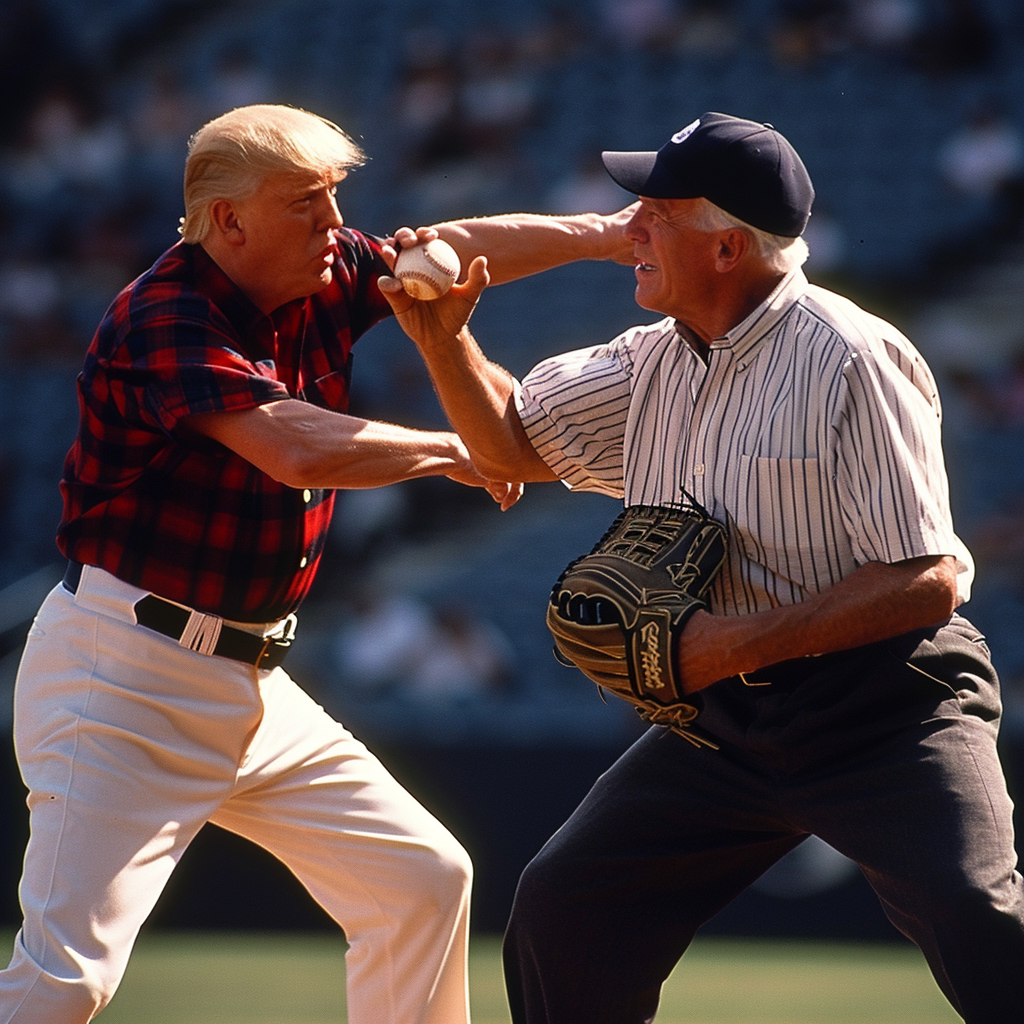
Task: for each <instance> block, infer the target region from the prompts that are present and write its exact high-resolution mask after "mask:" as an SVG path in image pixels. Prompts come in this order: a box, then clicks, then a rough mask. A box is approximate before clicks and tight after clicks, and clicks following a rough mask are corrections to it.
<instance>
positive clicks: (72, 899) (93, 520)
mask: <svg viewBox="0 0 1024 1024" xmlns="http://www.w3.org/2000/svg"><path fill="white" fill-rule="evenodd" d="M362 159H363V157H362V154H361V152H360V151H359V148H358V147H357V146H356V145H355V144H354V143H353V142H352V141H351V140H350V139H349V138H348V137H347V136H346V135H345V133H344V132H342V131H341V129H340V128H338V127H337V126H336V125H334V124H332V123H330V122H329V121H326V120H324V119H323V118H320V117H317V116H316V115H313V114H309V113H307V112H304V111H300V110H296V109H293V108H290V107H284V106H276V105H259V106H252V107H246V108H241V109H238V110H234V111H232V112H230V113H228V114H225V115H224V116H222V117H220V118H217V119H215V120H214V121H212V122H211V123H209V124H207V125H206V126H205V127H203V128H202V129H201V130H200V131H199V132H198V133H197V134H196V136H195V137H194V139H193V140H192V142H191V146H190V151H189V157H188V161H187V164H186V173H185V210H186V213H185V218H184V221H183V224H182V228H181V231H182V236H183V237H182V241H181V242H179V243H178V244H176V245H175V246H173V247H172V248H171V249H169V250H168V251H167V252H166V253H164V255H162V256H161V257H160V258H159V259H158V260H157V261H156V263H155V264H154V266H153V267H152V268H151V269H150V270H148V271H147V272H146V273H144V274H143V275H142V276H141V277H140V278H139V279H138V280H136V281H134V282H133V283H131V284H130V285H128V286H127V287H126V288H125V289H124V290H123V291H122V292H121V293H120V294H119V295H118V296H117V297H116V298H115V300H114V302H113V303H112V305H111V306H110V308H109V310H108V311H107V313H106V315H105V317H104V319H103V321H102V322H101V324H100V325H99V328H98V330H97V332H96V335H95V337H94V338H93V341H92V344H91V345H90V347H89V350H88V353H87V355H86V359H85V365H84V368H83V370H82V373H81V374H80V376H79V379H78V399H79V408H80V425H79V431H78V436H77V438H76V440H75V442H74V445H73V446H72V448H71V450H70V452H69V453H68V456H67V459H66V462H65V467H64V475H63V479H62V481H61V492H62V495H63V499H64V514H63V518H62V521H61V523H60V527H59V531H58V545H59V547H60V549H61V551H62V552H63V554H64V555H65V556H66V558H67V559H68V566H67V572H66V574H65V577H64V580H63V582H62V583H61V584H60V585H58V586H57V587H56V588H55V589H54V590H53V592H52V593H51V594H50V595H49V596H48V597H47V598H46V600H45V602H44V604H43V606H42V607H41V609H40V611H39V614H38V616H37V617H36V620H35V622H34V624H33V626H32V629H31V631H30V635H29V638H28V641H27V644H26V649H25V653H24V657H23V659H22V664H21V668H20V671H19V675H18V681H17V687H16V694H15V744H16V750H17V755H18V760H19V765H20V768H21V772H22V776H23V778H24V781H25V784H26V786H27V787H28V790H29V797H28V802H29V807H30V812H31V838H30V840H29V844H28V850H27V852H26V857H25V866H24V874H23V877H22V881H21V888H20V896H21V903H22V908H23V913H24V924H23V926H22V928H21V930H20V931H19V933H18V936H17V939H16V942H15V949H14V955H13V958H12V960H11V963H10V966H9V967H8V968H7V969H6V970H4V971H2V972H0V1024H12V1022H13V1024H80V1022H85V1021H89V1020H91V1019H92V1018H93V1016H95V1014H97V1013H98V1012H99V1011H100V1010H101V1009H102V1008H103V1007H104V1006H105V1005H106V1003H107V1002H108V1001H109V999H110V998H111V996H112V995H113V993H114V991H115V989H116V987H117V985H118V983H119V981H120V979H121V977H122V974H123V972H124V970H125V967H126V964H127V961H128V957H129V954H130V951H131V948H132V945H133V943H134V941H135V938H136V936H137V934H138V931H139V928H140V927H141V925H142V923H143V922H144V920H145V919H146V917H147V915H148V914H149V913H150V911H151V909H152V907H153V905H154V903H155V902H156V900H157V897H158V896H159V895H160V893H161V891H162V890H163V888H164V885H165V884H166V882H167V880H168V878H169V876H170V874H171V872H172V870H173V868H174V866H175V865H176V864H177V862H178V860H179V858H180V857H181V855H182V853H183V852H184V850H185V849H186V847H187V846H188V844H189V843H190V842H191V840H192V839H193V837H194V836H195V835H196V833H197V832H198V831H199V829H200V828H201V827H202V826H203V825H204V824H205V823H206V822H211V821H212V822H214V823H216V824H218V825H220V826H222V827H224V828H226V829H229V830H230V831H233V832H235V833H237V834H239V835H242V836H245V837H247V838H249V839H251V840H252V841H253V842H256V843H258V844H259V845H261V846H263V847H264V848H265V849H267V850H269V851H270V852H271V853H272V854H274V855H275V856H276V857H278V858H279V859H280V860H281V861H283V862H284V863H285V864H286V865H287V866H288V867H289V868H290V869H291V870H292V871H293V872H294V873H295V875H296V876H297V877H298V878H299V879H300V880H301V881H302V883H303V884H304V885H305V886H306V888H307V889H308V890H309V891H310V892H311V893H312V895H313V896H314V898H315V899H316V900H317V901H318V902H319V903H320V905H321V906H322V907H323V908H324V909H325V910H326V911H327V913H328V914H330V915H331V916H332V917H333V918H334V920H335V921H337V922H338V924H339V925H340V926H341V927H342V928H343V929H344V931H345V934H346V937H347V939H348V942H349V952H348V956H347V965H348V1019H349V1021H351V1022H352V1024H413V1022H418V1024H464V1022H465V1021H466V1020H467V1018H468V986H467V979H466V953H467V935H468V911H469V886H470V877H471V865H470V861H469V858H468V856H467V854H466V852H465V851H464V850H463V849H462V847H461V846H460V844H459V843H458V842H457V841H456V839H455V838H454V837H453V836H452V835H451V834H450V833H449V832H448V831H447V829H445V828H444V826H443V825H441V824H440V823H439V822H438V821H437V820H435V819H434V818H433V816H432V815H431V814H429V813H428V812H427V811H426V810H425V809H424V808H423V807H422V806H420V805H419V804H418V803H417V802H416V801H415V800H414V799H413V798H412V797H411V796H410V795H409V794H408V793H406V792H405V791H404V790H403V789H402V788H401V787H400V786H399V785H398V784H397V782H396V781H395V780H394V779H393V778H392V777H391V776H390V775H389V774H388V772H387V771H386V770H385V769H384V767H383V766H382V765H381V764H380V762H379V761H378V760H377V759H376V758H375V757H374V756H373V755H372V754H371V753H370V752H369V751H368V750H367V749H366V748H365V747H364V746H363V745H362V744H361V743H359V742H358V741H357V740H356V739H354V738H353V737H352V735H351V734H350V733H349V732H348V731H347V730H346V729H345V728H344V727H343V726H342V725H340V724H339V723H338V722H336V721H334V720H333V719H332V718H330V717H329V716H328V715H327V714H326V713H325V712H324V711H323V709H321V708H320V707H318V706H317V705H316V704H315V703H314V702H313V701H312V700H311V699H310V698H309V697H308V696H307V695H306V694H305V693H304V692H303V691H302V690H301V689H300V688H299V687H297V686H296V685H295V683H294V682H293V681H292V680H291V679H290V678H289V676H288V675H287V673H286V672H285V671H284V669H283V668H282V667H281V662H282V660H283V658H284V655H285V653H286V652H287V650H288V647H289V645H290V644H291V642H292V638H293V635H294V634H295V627H296V614H295V613H296V610H297V609H298V607H299V605H300V603H301V601H302V599H303V598H304V597H305V595H306V594H307V592H308V590H309V588H310V585H311V584H312V582H313V577H314V574H315V572H316V569H317V566H318V564H319V560H320V556H321V552H322V549H323V546H324V539H325V536H326V533H327V528H328V525H329V523H330V519H331V512H332V508H333V502H334V491H335V489H337V488H365V487H376V486H381V485H385V484H390V483H393V482H397V481H401V480H408V479H411V478H414V477H422V476H426V475H443V476H447V477H449V478H450V479H452V480H453V481H456V482H458V483H461V484H465V485H470V486H476V487H486V488H487V490H488V491H489V492H490V493H491V495H492V497H493V498H494V499H495V500H496V501H497V502H499V503H500V504H501V506H502V508H507V507H509V506H510V505H511V504H513V503H514V502H515V501H516V499H517V498H518V496H519V494H520V493H521V486H520V485H518V484H514V483H508V482H502V481H491V480H487V479H485V478H484V477H482V476H481V475H480V474H479V473H478V472H477V471H476V469H475V468H474V467H473V465H472V463H471V461H470V459H469V456H468V454H467V451H466V448H465V446H464V445H463V444H462V442H461V441H460V440H459V438H458V437H457V436H456V435H455V434H453V433H450V432H447V431H422V430H412V429H408V428H405V427H401V426H397V425H394V424H389V423H380V422H371V421H367V420H362V419H359V418H356V417H353V416H350V415H348V414H347V412H346V409H347V403H348V390H349V377H350V369H351V348H352V345H353V343H354V342H355V341H356V340H357V339H358V338H359V337H360V336H361V335H362V334H364V333H365V332H366V331H367V330H368V329H369V328H370V327H372V326H373V325H374V324H375V323H377V322H378V321H379V320H381V319H382V318H383V317H385V316H386V315H388V314H389V313H390V312H391V310H390V307H389V305H388V303H387V302H386V301H385V299H384V297H383V295H382V293H381V291H380V289H379V286H378V279H379V278H380V277H381V275H386V274H388V272H389V266H390V263H389V262H388V260H385V259H384V258H383V256H382V251H383V250H384V240H383V239H381V238H377V237H375V236H372V235H368V234H365V233H362V232H359V231H355V230H351V229H348V228H346V227H344V226H343V222H342V217H341V214H340V212H339V209H338V206H337V203H336V200H335V194H336V188H337V186H338V184H339V182H341V181H342V180H343V179H344V178H345V176H346V174H347V173H348V172H349V171H350V170H351V169H352V168H354V167H356V166H357V165H358V164H360V163H361V162H362ZM625 219H626V218H625V217H623V216H618V217H615V216H613V217H597V216H581V217H567V218H538V217H530V216H526V215H515V216H509V217H503V218H494V219H491V220H475V221H467V222H464V223H452V224H448V225H443V226H441V228H440V230H441V232H442V233H443V234H444V235H445V237H447V238H448V239H449V241H451V242H452V243H453V244H454V245H455V246H456V248H458V249H460V251H461V252H462V254H463V256H464V257H468V255H469V254H470V253H475V252H485V253H488V254H489V256H490V258H491V260H492V267H493V268H494V269H495V271H496V273H497V275H498V277H499V279H503V280H511V279H513V278H515V277H518V276H522V275H523V274H528V273H533V272H536V271H540V270H544V269H546V268H548V267H552V266H556V265H558V264H560V263H565V262H568V261H570V260H574V259H584V258H586V259H608V258H621V257H622V256H623V254H624V253H625V252H628V245H627V244H626V243H625V238H624V235H623V233H622V227H623V225H624V223H625ZM428 234H432V232H431V231H430V229H421V230H420V232H419V233H417V232H413V231H412V230H411V229H408V228H403V229H401V230H400V231H399V232H398V233H397V239H398V243H397V244H412V243H414V242H415V241H416V240H417V237H418V235H419V237H425V236H426V235H428ZM389 259H390V254H389ZM298 635H299V641H298V642H301V630H300V631H299V634H298Z"/></svg>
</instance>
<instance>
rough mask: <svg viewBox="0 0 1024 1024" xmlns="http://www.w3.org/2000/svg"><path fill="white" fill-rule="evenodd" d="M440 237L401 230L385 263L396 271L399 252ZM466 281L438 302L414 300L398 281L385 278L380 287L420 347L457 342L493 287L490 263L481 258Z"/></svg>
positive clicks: (389, 243)
mask: <svg viewBox="0 0 1024 1024" xmlns="http://www.w3.org/2000/svg"><path fill="white" fill-rule="evenodd" d="M437 237H438V233H437V231H436V230H435V229H434V228H417V229H416V230H415V231H413V230H412V228H399V229H398V231H396V232H395V235H394V238H391V239H388V240H387V241H386V242H385V244H384V247H383V249H382V254H383V256H384V261H385V262H386V263H387V265H388V266H389V267H390V268H391V269H392V270H394V267H395V260H396V259H397V258H398V249H399V248H408V247H409V246H412V245H418V244H420V243H422V242H429V241H431V240H432V239H434V238H437ZM463 276H464V278H465V280H464V281H463V283H461V284H454V285H452V287H451V289H450V290H449V291H448V292H447V294H445V295H442V296H441V297H440V298H438V299H430V300H427V299H414V298H413V297H412V296H411V295H410V294H409V293H408V292H407V291H406V290H405V289H404V288H403V287H402V284H401V282H400V281H399V280H398V278H396V277H381V278H379V279H378V285H379V287H380V290H381V292H382V293H383V294H384V297H385V298H386V299H387V301H388V303H389V304H390V305H391V308H392V310H394V313H395V317H396V318H397V320H398V323H399V324H400V325H401V327H402V330H404V331H405V333H406V334H407V335H409V337H410V338H411V339H412V340H413V341H414V342H415V343H416V344H417V345H424V344H430V343H431V342H444V341H446V340H448V339H451V338H454V337H455V336H456V335H457V334H458V333H459V331H461V330H462V329H463V328H464V327H465V326H466V325H467V324H468V323H469V319H470V317H471V316H472V315H473V310H474V309H475V308H476V304H477V302H478V301H479V299H480V296H481V294H482V293H483V290H484V289H485V288H486V287H487V285H488V284H489V283H490V275H489V274H488V272H487V259H486V257H484V256H477V257H476V258H475V259H474V260H473V261H472V262H471V263H470V264H469V267H468V268H463Z"/></svg>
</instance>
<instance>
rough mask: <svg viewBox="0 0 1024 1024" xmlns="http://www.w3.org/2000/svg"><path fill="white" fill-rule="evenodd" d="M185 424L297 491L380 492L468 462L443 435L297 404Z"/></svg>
mask: <svg viewBox="0 0 1024 1024" xmlns="http://www.w3.org/2000/svg"><path fill="white" fill-rule="evenodd" d="M190 425H191V427H192V428H193V429H194V430H197V431H198V432H199V433H202V434H205V435H207V436H209V437H212V438H214V439H215V440H217V441H220V442H221V443H222V444H224V445H225V446H226V447H228V448H230V449H232V450H233V451H234V452H236V453H237V454H239V455H241V456H242V457H243V458H244V459H246V460H247V461H249V462H251V463H252V464H253V465H255V466H256V467H257V468H258V469H261V470H262V471H263V472H265V473H267V474H268V475H269V476H272V477H273V478H274V479H275V480H277V481H279V482H280V483H283V484H286V485H288V486H290V487H296V488H305V487H316V488H366V487H380V486H383V485H386V484H392V483H397V482H399V481H401V480H409V479H413V478H415V477H421V476H448V475H455V474H459V473H463V472H464V471H465V469H466V462H467V460H468V456H467V453H466V451H465V448H464V446H463V445H462V443H461V441H460V440H459V438H458V437H457V436H456V435H455V434H452V433H449V432H447V431H424V430H413V429H410V428H407V427H401V426H397V425H395V424H390V423H381V422H378V421H373V420H364V419H360V418H358V417H355V416H347V415H342V414H340V413H334V412H330V411H329V410H326V409H321V408H319V407H317V406H312V405H309V404H307V403H305V402H299V401H295V400H286V401H281V402H273V403H270V404H267V405H263V406H260V407H259V408H257V409H250V410H246V411H244V412H239V413H211V414H207V415H203V416H195V417H192V419H191V421H190Z"/></svg>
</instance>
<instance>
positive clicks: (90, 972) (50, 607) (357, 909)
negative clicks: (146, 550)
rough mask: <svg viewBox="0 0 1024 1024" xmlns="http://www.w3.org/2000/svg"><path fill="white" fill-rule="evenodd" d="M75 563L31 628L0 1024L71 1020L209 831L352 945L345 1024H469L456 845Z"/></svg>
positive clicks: (286, 686) (368, 761) (467, 868)
mask: <svg viewBox="0 0 1024 1024" xmlns="http://www.w3.org/2000/svg"><path fill="white" fill-rule="evenodd" d="M142 595H143V592H142V591H139V590H137V589H135V588H134V587H130V586H128V585H127V584H124V583H122V582H121V581H120V580H117V579H116V578H115V577H113V576H111V575H110V574H108V573H106V572H103V571H102V570H99V569H95V568H91V567H86V568H85V569H84V570H83V573H82V579H81V582H80V584H79V587H78V592H77V593H76V594H75V595H71V594H69V593H68V592H67V591H66V590H65V589H64V588H63V587H62V586H58V587H57V588H56V589H55V590H54V591H53V592H52V593H51V594H50V595H49V596H48V597H47V599H46V601H45V602H44V603H43V606H42V608H41V609H40V611H39V614H38V615H37V617H36V620H35V623H34V624H33V626H32V629H31V632H30V633H29V638H28V643H27V645H26V649H25V654H24V657H23V658H22V663H21V669H20V672H19V675H18V682H17V688H16V691H15V709H14V715H15V720H14V733H15V746H16V750H17V754H18V761H19V764H20V766H21V772H22V776H23V778H24V780H25V784H26V786H27V787H28V789H29V807H30V811H31V837H30V839H29V844H28V851H27V854H26V859H25V871H24V875H23V877H22V882H21V889H20V896H21V902H22V910H23V913H24V925H23V927H22V929H21V931H20V932H19V933H18V937H17V941H16V944H15V950H14V957H13V959H12V961H11V964H10V966H9V967H8V968H7V970H5V971H0V1024H11V1022H16V1024H78V1022H85V1021H89V1020H91V1019H92V1018H93V1016H95V1014H96V1013H98V1012H99V1011H100V1010H101V1009H102V1008H103V1006H105V1005H106V1003H107V1002H108V1001H109V1000H110V997H111V996H112V995H113V993H114V990H115V989H116V988H117V985H118V983H119V982H120V980H121V977H122V975H123V973H124V970H125V967H126V965H127V962H128V956H129V953H130V951H131V948H132V945H133V943H134V941H135V938H136V936H137V934H138V931H139V928H140V927H141V926H142V923H143V921H144V920H145V919H146V917H147V916H148V915H149V913H150V911H151V910H152V909H153V905H154V903H155V902H156V900H157V897H158V896H159V895H160V892H161V890H162V889H163V887H164V885H165V884H166V882H167V879H168V877H169V876H170V873H171V871H172V870H173V868H174V866H175V864H177V862H178V859H179V858H180V857H181V855H182V853H183V852H184V850H185V848H186V847H187V846H188V844H189V842H190V841H191V840H192V838H193V837H194V836H195V835H196V833H197V832H198V831H199V829H200V828H201V827H202V826H203V824H205V823H206V822H207V821H212V822H215V823H216V824H218V825H221V826H223V827H224V828H226V829H230V830H231V831H233V832H237V833H238V834H239V835H243V836H246V837H247V838H249V839H251V840H253V841H254V842H256V843H259V845H260V846H263V847H265V848H266V849H267V850H269V851H270V852H271V853H273V854H274V855H275V856H277V857H278V858H279V859H280V860H282V861H283V862H284V863H285V864H287V865H288V867H289V868H290V869H291V870H292V871H293V872H294V873H295V875H296V876H297V877H298V878H299V879H300V880H301V881H302V883H303V884H304V885H305V886H306V888H307V889H308V890H309V891H310V893H312V895H313V896H314V897H315V899H316V900H317V901H318V902H319V903H320V905H321V906H323V907H324V909H325V910H326V911H327V912H328V913H329V914H330V915H331V916H332V917H333V918H334V920H335V921H337V922H338V924H339V925H340V926H341V927H342V928H343V929H344V930H345V934H346V936H347V938H348V942H349V952H348V955H347V960H346V962H347V973H348V1019H349V1021H350V1024H412V1022H417V1024H462V1022H466V1021H468V1019H469V1009H468V1006H469V997H468V984H467V977H466V955H467V943H468V918H469V888H470V879H471V874H472V867H471V864H470V861H469V857H468V856H467V854H466V852H465V851H464V850H463V849H462V847H461V846H460V845H459V843H458V842H457V841H456V840H455V838H454V837H453V836H452V835H451V834H450V833H449V832H448V830H447V829H445V828H444V826H443V825H441V824H440V823H439V822H438V821H437V820H436V819H435V818H433V817H432V816H431V815H430V814H429V813H428V812H427V811H426V810H425V809H424V808H423V807H421V806H420V805H419V804H418V803H417V802H416V801H415V800H414V799H413V798H412V797H411V796H410V795H409V794H408V793H406V792H405V790H404V789H402V788H401V787H400V786H399V785H398V783H397V782H396V781H395V780H394V779H393V778H392V777H391V776H390V775H389V774H388V773H387V771H386V770H385V769H384V767H383V766H382V765H381V764H380V762H379V761H378V760H377V759H376V758H375V757H374V756H373V755H372V754H371V753H370V752H369V751H368V750H367V749H366V748H365V747H364V746H363V744H362V743H360V742H359V741H358V740H356V739H354V738H353V737H352V736H351V734H350V733H349V732H348V731H346V730H345V729H344V728H343V727H342V726H341V725H339V724H338V723H337V722H335V721H334V720H333V719H332V718H331V717H330V716H329V715H327V714H326V713H325V712H324V710H323V709H322V708H320V707H319V706H318V705H316V704H315V703H314V702H313V701H312V700H311V699H310V698H309V697H308V696H307V695H306V694H305V693H304V692H303V691H302V690H301V689H300V688H299V687H298V686H296V685H295V683H293V682H292V680H291V679H290V678H289V676H288V675H287V673H286V672H285V671H284V670H283V669H280V668H278V669H274V670H272V671H266V672H264V671H261V672H257V671H256V670H255V669H254V668H252V667H249V666H246V665H243V664H241V663H240V662H235V661H230V660H228V659H225V658H219V657H208V656H206V655H203V654H198V653H195V652H193V651H190V650H187V649H185V648H183V647H181V646H179V645H178V644H177V643H176V642H175V641H174V640H170V639H168V638H166V637H163V636H161V635H159V634H157V633H154V632H152V631H150V630H148V629H145V628H143V627H141V626H138V625H136V624H135V616H134V613H133V611H132V605H133V604H134V602H135V601H136V600H138V598H139V597H141V596H142Z"/></svg>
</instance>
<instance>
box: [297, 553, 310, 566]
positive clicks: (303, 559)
mask: <svg viewBox="0 0 1024 1024" xmlns="http://www.w3.org/2000/svg"><path fill="white" fill-rule="evenodd" d="M308 562H309V559H308V558H307V557H306V556H305V555H303V556H302V557H301V558H300V559H299V568H300V569H305V568H306V565H307V564H308Z"/></svg>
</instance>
